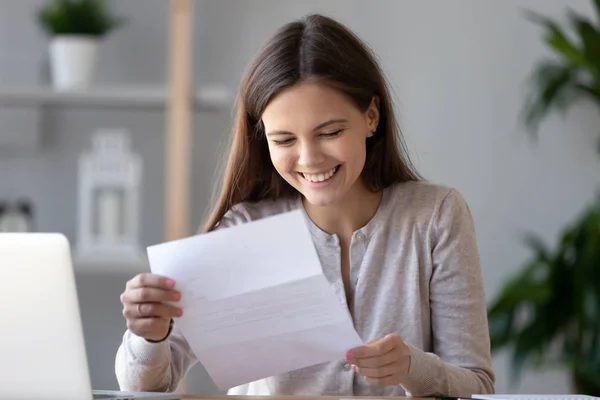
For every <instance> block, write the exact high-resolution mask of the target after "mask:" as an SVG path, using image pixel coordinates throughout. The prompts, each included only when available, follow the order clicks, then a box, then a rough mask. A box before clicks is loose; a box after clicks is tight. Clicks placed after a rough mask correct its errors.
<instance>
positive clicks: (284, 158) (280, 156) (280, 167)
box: [269, 146, 294, 174]
mask: <svg viewBox="0 0 600 400" xmlns="http://www.w3.org/2000/svg"><path fill="white" fill-rule="evenodd" d="M269 153H270V155H271V162H272V163H273V166H274V167H275V169H276V170H277V172H279V173H280V174H281V173H286V172H289V170H290V168H292V167H293V165H294V159H293V154H291V152H289V151H285V149H278V148H274V147H273V146H271V147H269Z"/></svg>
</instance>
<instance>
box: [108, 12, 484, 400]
mask: <svg viewBox="0 0 600 400" xmlns="http://www.w3.org/2000/svg"><path fill="white" fill-rule="evenodd" d="M297 209H300V210H302V212H303V215H304V216H305V218H306V222H307V224H308V227H309V229H310V232H311V235H312V239H313V243H314V245H315V248H316V250H317V252H318V254H319V258H320V260H321V264H322V268H323V272H324V274H325V276H326V278H327V279H328V281H329V282H330V283H331V286H332V288H333V290H334V291H335V293H336V295H337V296H338V298H339V299H340V301H341V302H344V303H345V304H346V305H347V307H348V311H349V313H350V315H351V317H352V320H353V323H354V326H355V328H356V331H357V332H358V334H359V335H360V336H361V338H362V339H363V340H364V341H365V342H366V343H367V344H366V345H364V346H362V347H360V348H356V349H348V350H349V351H348V354H347V359H346V360H342V361H341V362H337V361H336V362H329V363H325V364H321V365H315V366H312V367H308V368H303V369H300V370H297V371H291V372H288V373H284V374H280V375H277V376H273V377H268V378H265V379H260V380H257V381H255V382H249V383H247V384H244V385H241V386H239V387H235V388H231V389H230V390H229V393H230V394H244V395H336V396H351V395H358V396H361V395H362V396H394V395H396V396H402V395H410V396H422V397H427V396H467V397H468V396H471V394H473V393H481V394H483V393H491V392H493V391H494V374H493V372H492V370H491V360H490V340H489V332H488V325H487V313H486V304H485V294H484V291H483V282H482V277H481V267H480V263H479V254H478V250H477V245H476V240H475V233H474V232H475V229H474V226H473V221H472V217H471V214H470V211H469V208H468V206H467V204H466V202H465V201H464V199H463V198H462V196H461V195H460V194H459V193H458V192H456V191H455V190H453V189H452V188H448V187H445V186H442V185H435V184H431V183H428V182H425V181H423V180H421V179H420V178H419V176H418V174H417V173H416V172H415V170H414V168H413V167H412V166H411V164H410V162H409V160H408V157H407V156H406V151H405V150H404V146H403V141H402V138H401V136H400V132H399V130H398V128H397V123H396V119H395V116H394V110H393V106H392V102H391V100H390V96H389V92H388V88H387V86H386V82H385V78H384V76H383V74H382V73H381V70H380V68H379V66H378V65H377V63H376V61H375V58H374V57H373V55H372V54H371V52H370V51H369V50H368V48H367V47H366V46H365V45H364V44H363V43H362V42H361V41H360V40H359V39H358V38H357V37H356V36H355V35H354V34H353V33H352V32H351V31H349V30H348V29H347V28H346V27H344V26H343V25H341V24H340V23H338V22H336V21H334V20H332V19H330V18H326V17H323V16H320V15H310V16H307V17H306V18H303V19H302V20H299V21H295V22H291V23H289V24H286V25H285V26H283V27H282V28H281V29H280V30H279V31H278V32H276V33H275V35H274V36H273V37H272V38H271V39H270V40H269V41H268V42H267V43H266V45H265V46H264V48H263V49H262V50H261V51H260V52H259V54H258V55H257V57H256V58H255V60H254V61H253V63H252V64H251V65H250V66H249V69H248V71H247V73H246V75H245V77H244V79H243V81H242V84H241V87H240V93H239V103H238V109H237V119H236V124H235V127H234V131H233V143H232V147H231V151H230V153H229V159H228V164H227V168H226V171H225V177H224V181H223V183H222V186H221V192H220V196H219V198H218V201H217V204H216V205H215V208H214V210H213V212H212V214H211V215H210V217H209V218H208V221H207V222H206V224H205V225H204V227H203V228H202V232H210V231H213V230H216V229H226V228H228V227H231V226H235V225H240V224H244V223H248V222H250V221H255V220H258V219H261V218H265V217H268V216H271V215H276V214H279V213H283V212H286V211H291V210H297ZM265 251H269V246H268V243H265ZM281 267H282V268H285V265H282V266H281ZM142 282H156V285H159V286H158V289H157V288H156V287H153V289H154V291H146V293H152V296H153V297H152V298H148V299H144V301H146V302H148V303H152V304H156V303H162V302H166V301H168V300H172V296H173V293H172V291H170V290H169V289H170V288H172V287H173V286H172V285H173V283H171V286H170V287H167V286H164V284H162V283H160V282H163V280H161V278H160V277H154V278H148V277H144V278H143V279H139V278H137V279H134V280H132V281H131V283H130V285H129V289H128V290H127V291H126V293H125V294H124V295H123V297H124V303H125V304H126V309H129V310H134V309H135V308H133V307H132V306H131V304H132V303H135V302H136V301H138V302H139V301H140V300H139V299H138V298H137V297H136V293H138V292H139V291H140V290H143V289H144V288H145V286H144V284H142ZM160 285H162V286H160ZM146 289H147V288H146ZM169 296H171V297H169ZM130 298H131V299H133V300H129V299H130ZM144 309H145V310H151V308H148V307H146V308H144ZM156 309H157V310H161V308H160V307H157V308H156ZM178 311H180V310H178ZM130 312H131V311H130ZM170 312H171V313H174V312H175V311H174V310H170ZM171 316H172V315H171V314H168V313H167V311H165V312H164V313H163V314H160V313H159V312H158V311H157V312H156V313H153V312H152V311H148V312H147V313H146V314H145V315H138V314H136V313H134V312H131V315H129V316H128V318H129V319H130V320H135V319H136V318H137V319H143V318H146V319H148V318H161V322H162V324H161V325H160V326H161V327H162V328H161V329H158V328H157V329H151V326H152V321H151V320H150V322H148V323H147V324H146V325H145V326H146V328H145V329H140V330H139V331H137V333H134V332H132V331H127V332H126V333H125V335H124V337H123V343H122V345H121V347H120V349H119V352H118V354H117V363H116V368H117V377H118V379H119V383H120V385H121V388H123V389H127V390H160V391H167V390H172V389H173V388H175V387H176V386H177V384H178V382H179V380H180V379H181V378H182V377H183V376H184V375H185V373H186V371H187V370H188V369H189V368H190V367H191V366H192V365H193V364H194V363H195V362H196V361H197V360H196V358H195V356H194V354H193V352H192V351H191V349H190V347H189V344H188V341H187V339H186V338H185V337H184V336H183V335H182V333H181V332H180V331H179V329H178V328H177V323H172V324H168V322H169V320H170V319H171ZM132 326H136V325H135V324H132ZM270 356H272V355H265V357H270Z"/></svg>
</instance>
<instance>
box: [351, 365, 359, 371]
mask: <svg viewBox="0 0 600 400" xmlns="http://www.w3.org/2000/svg"><path fill="white" fill-rule="evenodd" d="M352 371H354V372H356V371H358V368H357V367H356V365H354V364H352Z"/></svg>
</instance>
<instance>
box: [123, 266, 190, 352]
mask: <svg viewBox="0 0 600 400" xmlns="http://www.w3.org/2000/svg"><path fill="white" fill-rule="evenodd" d="M174 287H175V282H174V281H173V280H172V279H168V278H166V277H164V276H160V275H155V274H151V273H141V274H139V275H136V276H135V277H134V278H132V279H131V280H129V281H128V282H127V285H126V286H125V291H124V292H123V293H122V294H121V303H123V316H124V317H125V319H126V321H127V329H129V330H130V331H131V332H132V333H134V334H135V335H137V336H140V337H143V338H144V339H146V340H154V341H156V340H162V339H164V338H165V337H166V336H167V335H168V333H169V325H170V323H171V318H173V317H181V315H182V314H183V310H181V308H178V307H174V306H172V305H169V304H166V303H167V302H176V301H179V300H180V299H181V294H180V293H179V292H177V291H176V290H174V289H173V288H174Z"/></svg>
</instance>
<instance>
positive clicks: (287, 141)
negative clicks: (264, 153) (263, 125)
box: [273, 138, 295, 146]
mask: <svg viewBox="0 0 600 400" xmlns="http://www.w3.org/2000/svg"><path fill="white" fill-rule="evenodd" d="M294 140H295V139H294V138H288V139H283V140H273V143H275V144H276V145H278V146H284V145H286V144H291V143H292V142H293V141H294Z"/></svg>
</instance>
